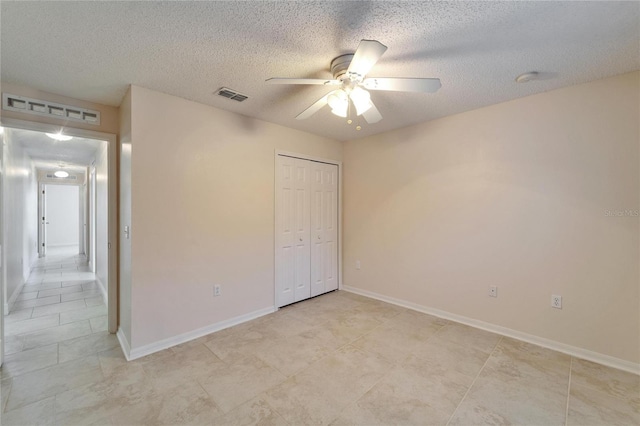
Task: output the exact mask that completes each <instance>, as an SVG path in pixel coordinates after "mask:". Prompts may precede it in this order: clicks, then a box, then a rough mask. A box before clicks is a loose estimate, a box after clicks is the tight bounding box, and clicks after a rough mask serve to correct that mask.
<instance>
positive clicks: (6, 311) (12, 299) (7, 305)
mask: <svg viewBox="0 0 640 426" xmlns="http://www.w3.org/2000/svg"><path fill="white" fill-rule="evenodd" d="M25 283H26V281H23V282H22V284H20V285H19V286H18V288H16V289H15V290H14V292H13V294H12V295H11V296H10V297H9V300H7V301H6V302H5V304H4V314H5V315H9V313H10V312H11V309H13V305H15V304H16V300H17V299H18V296H20V293H22V289H23V288H24V285H25Z"/></svg>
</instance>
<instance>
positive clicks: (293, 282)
mask: <svg viewBox="0 0 640 426" xmlns="http://www.w3.org/2000/svg"><path fill="white" fill-rule="evenodd" d="M307 163H308V162H307V161H304V160H299V159H295V158H291V157H284V156H278V157H277V159H276V234H277V235H276V241H277V247H276V271H275V272H276V276H275V279H276V305H277V306H278V307H280V306H284V305H288V304H290V303H294V302H297V301H300V300H303V299H307V298H309V297H310V295H311V293H310V270H309V269H310V262H311V256H310V246H309V233H310V228H309V222H310V211H309V185H310V181H309V171H310V168H309V164H307Z"/></svg>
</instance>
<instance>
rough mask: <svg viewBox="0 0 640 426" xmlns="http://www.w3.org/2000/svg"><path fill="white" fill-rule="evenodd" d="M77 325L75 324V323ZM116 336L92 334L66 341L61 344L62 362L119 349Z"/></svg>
mask: <svg viewBox="0 0 640 426" xmlns="http://www.w3.org/2000/svg"><path fill="white" fill-rule="evenodd" d="M74 324H75V323H74ZM119 345H120V344H119V343H118V338H117V337H116V335H115V334H110V333H108V332H106V331H102V332H100V333H92V334H88V335H86V336H82V337H78V338H75V339H70V340H64V341H62V342H60V343H59V349H58V350H59V356H60V362H61V363H63V362H67V361H71V360H73V359H78V358H82V357H85V356H87V355H91V354H95V353H98V352H103V351H106V350H109V349H113V348H115V347H119Z"/></svg>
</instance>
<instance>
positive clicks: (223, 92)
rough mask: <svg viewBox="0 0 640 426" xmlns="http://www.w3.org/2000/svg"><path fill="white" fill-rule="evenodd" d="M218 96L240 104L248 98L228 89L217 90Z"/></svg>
mask: <svg viewBox="0 0 640 426" xmlns="http://www.w3.org/2000/svg"><path fill="white" fill-rule="evenodd" d="M218 95H220V96H223V97H225V98H229V99H233V100H234V101H238V102H242V101H244V100H246V99H247V98H249V97H248V96H247V95H243V94H241V93H238V92H236V91H235V90H232V89H229V88H228V87H221V88H220V89H218Z"/></svg>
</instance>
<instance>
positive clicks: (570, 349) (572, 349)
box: [342, 285, 640, 375]
mask: <svg viewBox="0 0 640 426" xmlns="http://www.w3.org/2000/svg"><path fill="white" fill-rule="evenodd" d="M342 288H343V290H345V291H348V292H350V293H355V294H359V295H361V296H365V297H369V298H371V299H376V300H380V301H383V302H387V303H391V304H393V305H397V306H402V307H403V308H408V309H412V310H414V311H418V312H422V313H425V314H429V315H433V316H436V317H439V318H443V319H446V320H449V321H453V322H457V323H460V324H465V325H468V326H471V327H475V328H479V329H481V330H485V331H490V332H492V333H496V334H500V335H502V336H506V337H511V338H512V339H516V340H521V341H523V342H527V343H531V344H534V345H537V346H542V347H544V348H547V349H552V350H554V351H558V352H562V353H564V354H567V355H571V356H574V357H576V358H580V359H585V360H587V361H592V362H595V363H598V364H602V365H606V366H607V367H612V368H616V369H618V370H623V371H626V372H629V373H633V374H638V375H640V364H637V363H634V362H631V361H626V360H624V359H620V358H615V357H612V356H610V355H605V354H601V353H598V352H593V351H590V350H588V349H583V348H579V347H577V346H571V345H567V344H565V343H561V342H558V341H555V340H551V339H546V338H544V337H539V336H535V335H533V334H528V333H524V332H521V331H517V330H512V329H510V328H507V327H502V326H500V325H496V324H491V323H488V322H484V321H480V320H477V319H473V318H469V317H465V316H462V315H458V314H453V313H450V312H447V311H442V310H440V309H436V308H432V307H429V306H423V305H419V304H417V303H413V302H408V301H406V300H402V299H396V298H394V297H390V296H385V295H384V294H380V293H376V292H373V291H369V290H363V289H360V288H357V287H352V286H349V285H343V287H342Z"/></svg>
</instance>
